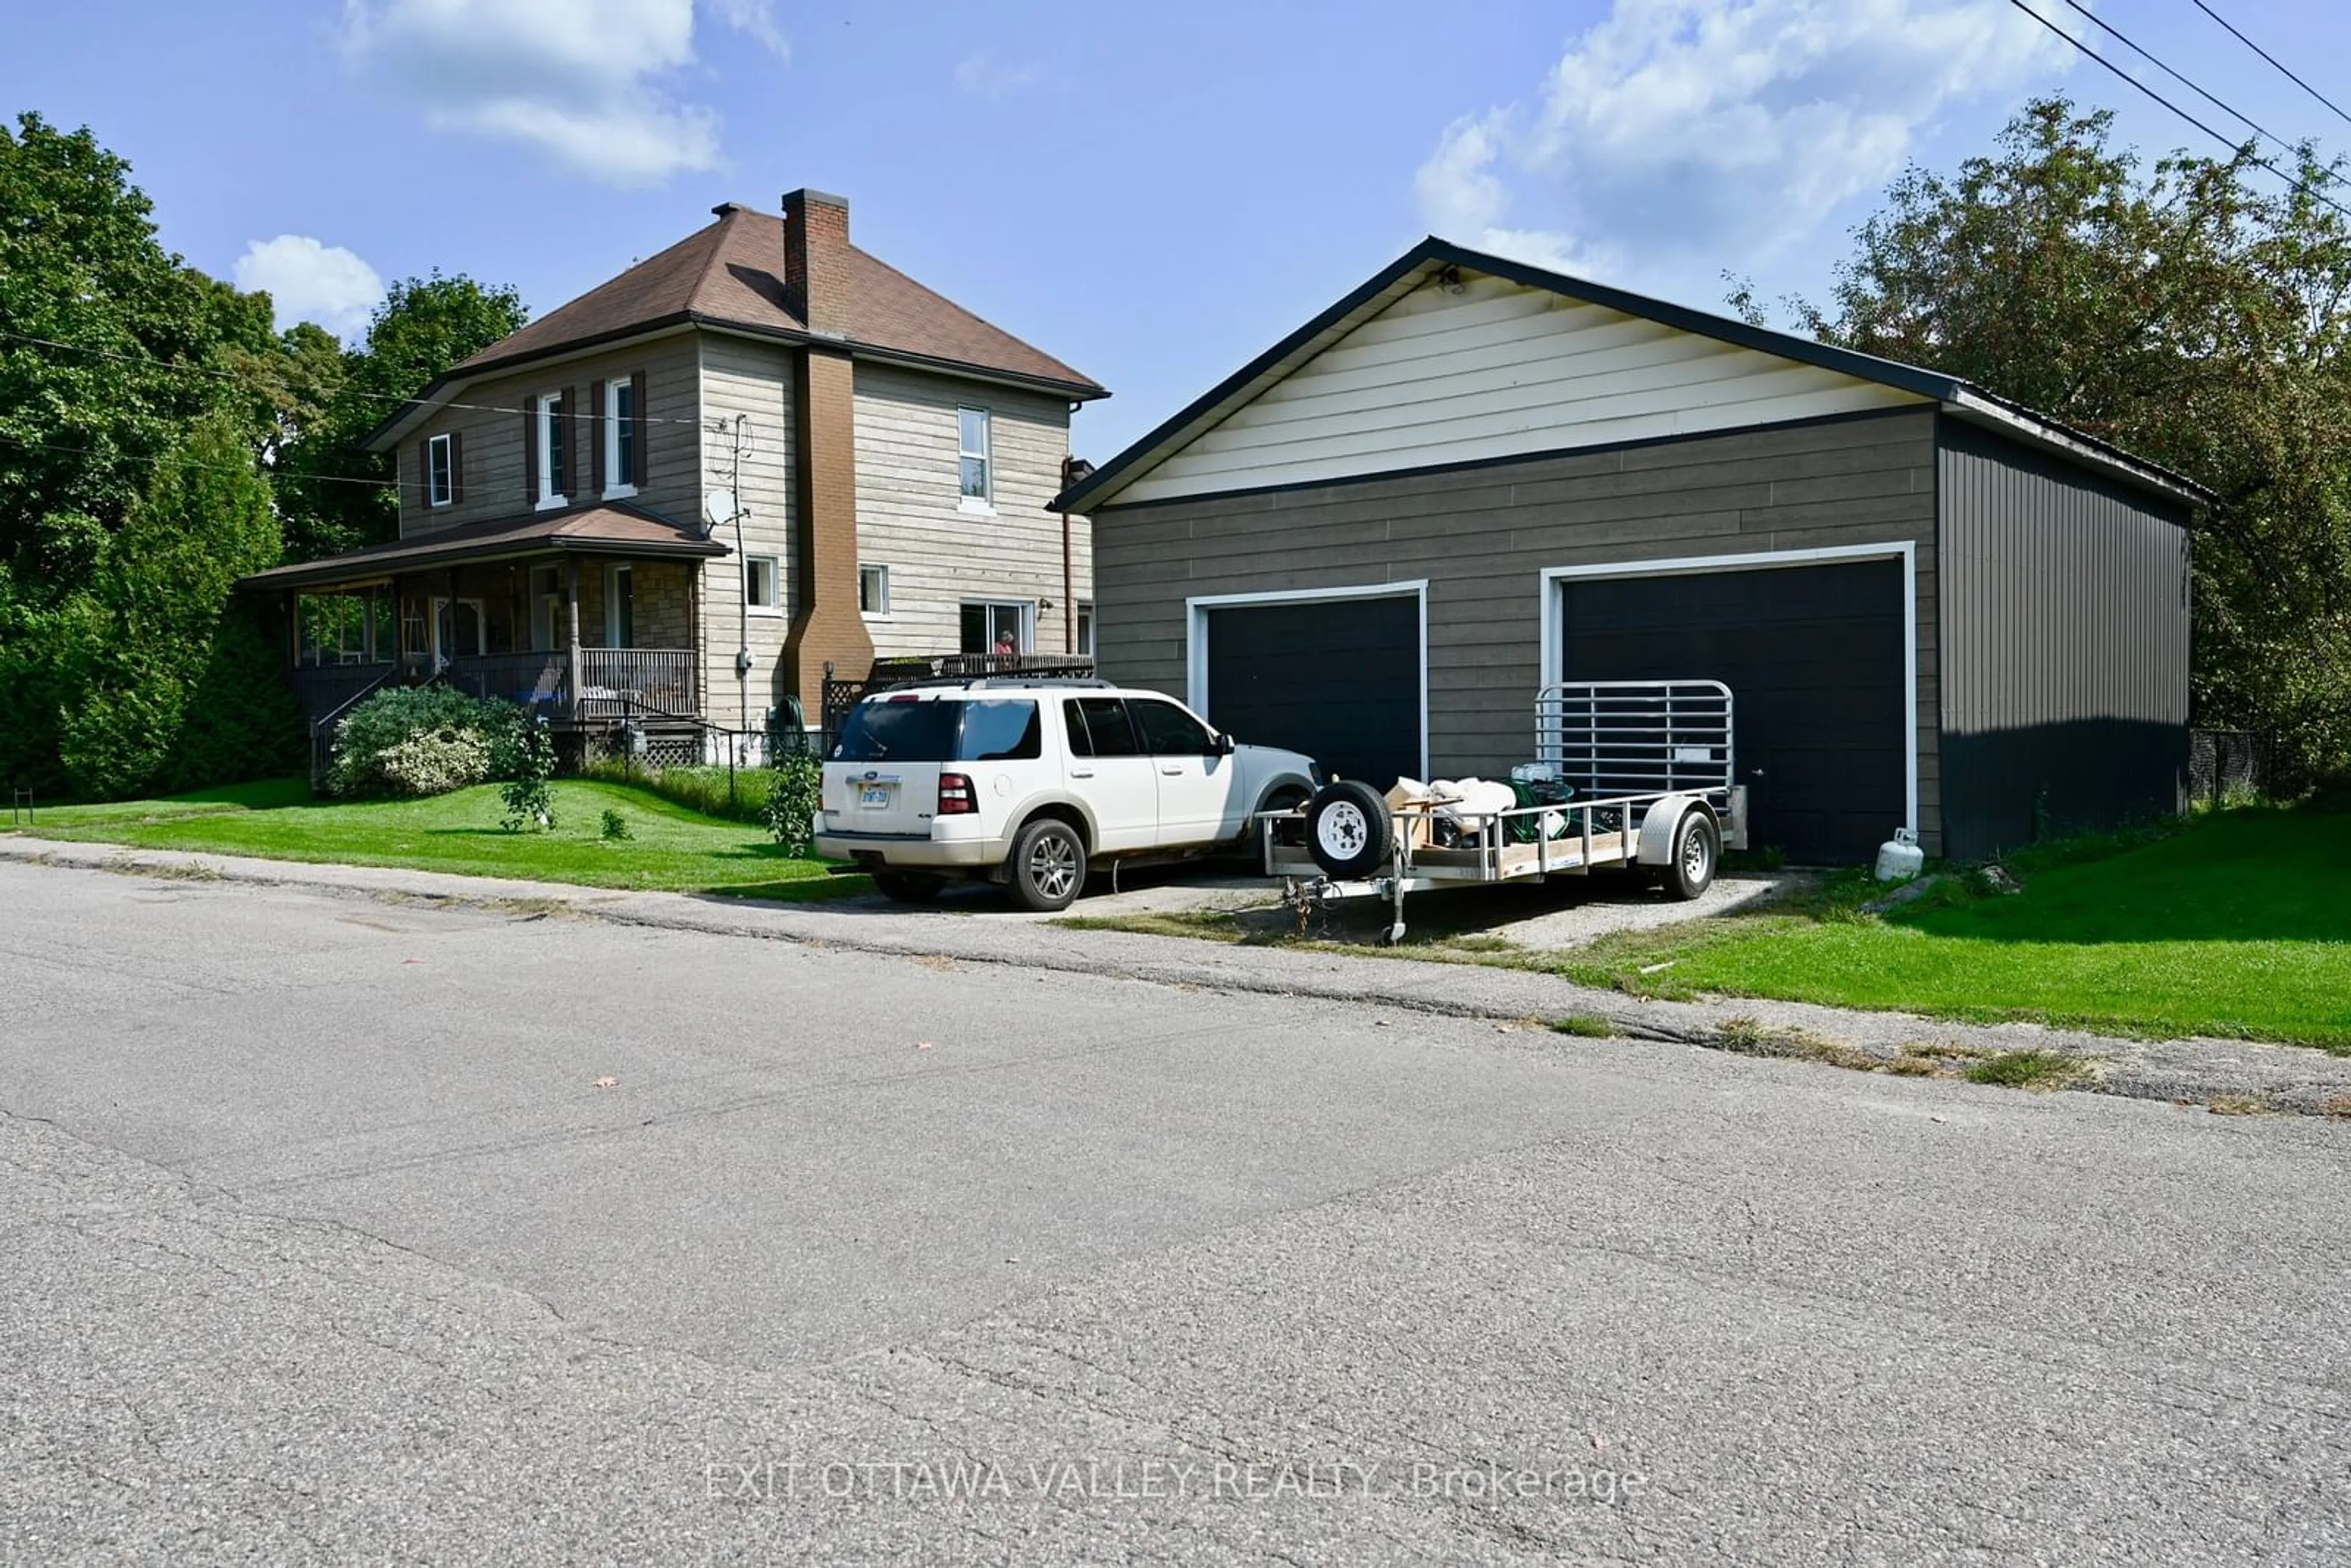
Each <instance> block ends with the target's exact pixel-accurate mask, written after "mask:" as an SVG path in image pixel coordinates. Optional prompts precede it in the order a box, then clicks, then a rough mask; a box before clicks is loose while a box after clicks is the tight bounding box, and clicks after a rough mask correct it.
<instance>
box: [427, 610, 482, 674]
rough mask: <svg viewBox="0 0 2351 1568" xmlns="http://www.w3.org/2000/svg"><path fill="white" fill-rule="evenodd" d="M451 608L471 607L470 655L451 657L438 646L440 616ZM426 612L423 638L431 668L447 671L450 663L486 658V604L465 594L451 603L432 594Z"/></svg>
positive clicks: (452, 654) (454, 654)
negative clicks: (430, 657)
mask: <svg viewBox="0 0 2351 1568" xmlns="http://www.w3.org/2000/svg"><path fill="white" fill-rule="evenodd" d="M453 604H468V605H471V606H473V610H474V646H473V650H472V651H471V652H470V653H451V652H450V651H449V650H448V649H446V648H444V647H443V646H442V645H441V612H442V611H443V609H444V608H445V607H447V606H449V605H453ZM426 609H427V611H428V615H427V617H426V620H425V622H424V626H425V632H424V635H425V638H426V640H427V645H428V646H427V651H428V652H429V653H431V654H432V656H433V663H434V668H436V669H441V668H445V667H447V665H448V663H449V661H450V660H452V659H479V658H483V657H485V656H486V655H487V653H489V647H490V619H489V605H488V602H487V601H485V600H481V599H476V598H475V597H474V596H473V595H472V594H468V593H461V594H459V595H457V596H456V597H455V598H454V599H452V598H451V597H450V596H449V595H447V594H445V593H435V594H433V595H431V596H430V601H429V602H428V604H427V606H426ZM452 619H453V620H454V619H455V618H454V617H453V618H452Z"/></svg>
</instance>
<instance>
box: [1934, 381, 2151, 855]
mask: <svg viewBox="0 0 2351 1568" xmlns="http://www.w3.org/2000/svg"><path fill="white" fill-rule="evenodd" d="M1939 423H1940V430H1939V432H1938V442H1937V453H1936V463H1937V469H1938V493H1939V494H1940V496H1941V497H1942V522H1941V534H1942V539H1941V556H1942V560H1943V572H1942V584H1943V623H1944V626H1945V628H1946V632H1945V636H1944V639H1943V646H1944V649H1945V653H1946V659H1945V664H1944V671H1943V685H1942V701H1943V709H1942V730H1943V780H1944V789H1943V833H1944V843H1945V848H1946V851H1947V852H1949V854H1951V855H1953V856H1955V857H1959V858H1966V859H1975V858H1980V857H1982V856H1987V855H1991V854H1993V853H1995V852H1998V851H2000V850H2001V849H2003V848H2009V847H2012V846H2014V845H2017V844H2021V843H2026V842H2029V841H2032V839H2033V838H2034V837H2035V836H2037V835H2039V834H2042V833H2045V832H2050V831H2065V830H2069V829H2078V828H2095V827H2106V826H2111V825H2113V824H2114V823H2116V822H2117V821H2123V820H2126V819H2128V818H2130V817H2133V816H2143V815H2146V814H2148V813H2151V812H2158V811H2170V810H2178V809H2179V804H2180V801H2181V800H2182V799H2183V798H2184V797H2183V794H2182V791H2183V789H2184V788H2185V780H2186V771H2187V765H2188V653H2189V647H2188V644H2189V570H2188V568H2189V544H2188V531H2187V528H2185V526H2184V523H2185V518H2184V517H2182V516H2181V515H2180V513H2179V509H2178V508H2177V507H2174V506H2173V505H2171V504H2170V503H2168V502H2163V501H2158V500H2157V499H2155V498H2154V497H2149V496H2147V495H2144V494H2142V493H2140V492H2137V491H2133V490H2126V489H2125V488H2123V487H2122V486H2118V485H2115V484H2113V483H2111V482H2109V481H2107V480H2105V479H2103V478H2101V477H2098V476H2095V475H2092V474H2089V473H2087V472H2086V471H2085V470H2082V469H2080V468H2077V467H2075V466H2074V465H2071V464H2068V463H2066V462H2064V460H2062V459H2059V458H2056V457H2053V456H2049V455H2043V454H2042V453H2040V452H2037V451H2034V450H2033V449H2032V448H2031V447H2028V446H2025V445H2023V444H2021V443H2018V442H2015V441H2011V440H2010V439H2009V438H2007V437H2005V436H2002V435H1999V434H1994V433H1992V432H1991V431H1987V430H1984V429H1981V428H1980V427H1978V426H1975V425H1970V424H1967V423H1961V422H1960V421H1958V420H1955V419H1951V418H1949V417H1948V416H1947V417H1944V418H1942V419H1941V420H1940V422H1939Z"/></svg>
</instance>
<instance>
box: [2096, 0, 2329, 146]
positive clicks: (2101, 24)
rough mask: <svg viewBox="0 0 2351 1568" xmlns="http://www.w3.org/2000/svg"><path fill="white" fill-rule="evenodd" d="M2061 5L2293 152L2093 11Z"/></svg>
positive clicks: (2286, 144)
mask: <svg viewBox="0 0 2351 1568" xmlns="http://www.w3.org/2000/svg"><path fill="white" fill-rule="evenodd" d="M2065 4H2066V5H2069V6H2071V7H2072V8H2073V9H2074V10H2075V11H2077V12H2079V13H2081V15H2082V16H2083V18H2084V19H2085V21H2087V22H2089V23H2090V25H2091V26H2095V27H2098V28H2100V29H2102V30H2104V31H2105V32H2106V33H2108V34H2109V35H2111V36H2112V37H2114V39H2115V40H2116V42H2117V43H2119V44H2121V45H2122V46H2123V47H2125V48H2126V49H2129V50H2131V51H2132V52H2133V53H2135V54H2137V56H2138V57H2139V58H2141V59H2143V60H2145V61H2146V62H2147V64H2149V65H2151V66H2153V67H2154V68H2156V69H2157V70H2159V71H2161V72H2162V73H2163V74H2164V75H2165V76H2168V77H2169V78H2171V79H2172V80H2173V81H2176V82H2178V83H2179V85H2180V86H2182V87H2184V88H2186V89H2188V90H2189V92H2192V93H2194V94H2195V95H2196V96H2197V97H2199V98H2200V99H2203V100H2204V101H2205V102H2207V103H2209V104H2210V105H2211V106H2212V107H2213V108H2215V109H2217V110H2220V112H2221V113H2223V114H2225V115H2227V116H2229V117H2230V118H2231V119H2232V120H2241V121H2243V122H2244V124H2245V125H2247V126H2248V127H2250V128H2251V129H2252V132H2253V134H2254V135H2256V136H2259V137H2263V138H2266V139H2267V140H2269V141H2273V142H2275V143H2276V144H2277V145H2278V146H2280V147H2283V148H2284V149H2285V150H2286V151H2288V152H2292V151H2294V144H2293V143H2292V142H2290V141H2287V140H2286V139H2285V138H2284V137H2283V136H2278V135H2275V134H2273V133H2272V132H2270V131H2265V130H2263V129H2262V126H2261V125H2260V124H2259V123H2258V122H2257V121H2255V120H2253V119H2252V117H2250V116H2248V115H2246V114H2244V113H2242V112H2241V111H2240V110H2235V109H2232V108H2231V107H2230V106H2229V105H2228V104H2226V103H2224V102H2222V101H2221V100H2220V99H2218V98H2215V97H2213V96H2212V94H2210V93H2209V92H2206V91H2205V90H2204V89H2202V88H2200V87H2198V86H2197V85H2196V84H2195V83H2194V82H2192V81H2189V79H2188V78H2186V77H2184V76H2181V75H2180V74H2179V72H2178V71H2176V70H2173V69H2172V68H2170V67H2169V66H2168V65H2165V64H2164V63H2163V62H2162V61H2161V60H2159V59H2158V58H2156V57H2155V56H2153V55H2152V54H2150V53H2148V52H2147V50H2146V49H2145V48H2143V47H2140V45H2139V43H2138V41H2137V39H2135V38H2132V37H2129V36H2128V35H2127V34H2126V33H2125V32H2124V31H2123V30H2122V29H2121V28H2120V27H2117V26H2115V25H2114V24H2113V23H2112V22H2109V21H2107V20H2106V19H2105V17H2103V16H2099V15H2098V14H2097V13H2096V12H2095V11H2093V10H2091V9H2090V8H2089V7H2088V6H2086V5H2083V4H2082V0H2065Z"/></svg>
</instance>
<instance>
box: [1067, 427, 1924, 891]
mask: <svg viewBox="0 0 2351 1568" xmlns="http://www.w3.org/2000/svg"><path fill="white" fill-rule="evenodd" d="M1935 417H1936V416H1935V414H1934V413H1933V411H1931V410H1928V409H1921V410H1918V411H1917V412H1916V413H1907V412H1897V413H1887V414H1884V415H1879V416H1876V417H1868V418H1857V419H1844V420H1833V421H1828V422H1823V423H1810V424H1799V425H1786V426H1780V427H1776V428H1767V429H1760V430H1749V431H1740V432H1738V433H1735V434H1719V435H1702V436H1694V437H1691V438H1688V439H1687V440H1677V441H1668V442H1660V443H1654V444H1646V445H1640V446H1633V447H1624V448H1613V449H1610V450H1607V451H1601V452H1589V453H1571V454H1567V455H1559V456H1551V457H1538V458H1530V459H1526V460H1523V461H1517V462H1506V463H1500V464H1496V465H1491V466H1488V467H1481V468H1475V469H1469V470H1465V471H1461V472H1456V473H1449V474H1430V475H1418V476H1405V477H1400V478H1387V479H1366V480H1361V481H1356V482H1353V483H1345V484H1335V485H1329V486H1316V487H1312V488H1308V489H1301V490H1293V491H1284V492H1275V493H1259V494H1252V495H1234V496H1222V497H1212V498H1207V499H1201V500H1186V501H1175V502H1169V503H1165V504H1161V505H1155V506H1136V507H1126V506H1116V507H1108V508H1105V509H1104V510H1103V511H1102V513H1101V514H1100V516H1099V517H1097V519H1096V524H1097V527H1098V528H1099V529H1100V538H1099V539H1098V540H1097V547H1098V550H1099V557H1098V559H1099V561H1100V570H1101V574H1102V576H1101V592H1100V602H1101V609H1100V612H1099V613H1100V631H1099V633H1098V635H1099V637H1100V645H1101V650H1102V672H1103V674H1106V675H1109V676H1111V677H1112V678H1113V679H1116V680H1120V681H1124V682H1130V683H1133V684H1134V685H1145V686H1154V687H1157V688H1159V689H1161V690H1163V691H1170V692H1176V693H1181V692H1183V691H1184V690H1185V689H1186V676H1187V648H1186V639H1187V635H1188V632H1187V627H1186V610H1185V601H1186V599H1188V598H1192V597H1197V596H1206V595H1214V594H1224V593H1262V592H1270V591H1283V590H1293V589H1308V588H1353V587H1362V586H1366V585H1371V584H1377V583H1383V582H1406V581H1412V580H1418V579H1424V578H1425V579H1426V580H1428V584H1429V598H1428V661H1429V674H1428V699H1429V703H1428V706H1429V711H1428V731H1429V752H1430V762H1429V765H1430V767H1431V768H1434V769H1435V770H1436V771H1437V773H1438V774H1439V775H1441V776H1453V775H1458V774H1461V773H1469V772H1476V773H1493V772H1496V771H1499V769H1502V768H1508V767H1509V766H1510V764H1512V763H1515V762H1520V761H1524V760H1525V759H1526V754H1527V751H1528V748H1529V747H1530V745H1531V738H1532V725H1533V720H1532V716H1531V714H1532V708H1531V705H1532V702H1533V699H1534V694H1535V689H1536V686H1537V684H1538V683H1539V682H1540V680H1541V671H1542V646H1541V642H1542V632H1541V573H1542V571H1543V570H1544V569H1545V568H1548V567H1566V566H1593V565H1629V564H1634V563H1637V562H1640V561H1644V560H1662V559H1674V558H1678V557H1688V556H1705V555H1725V556H1729V555H1750V554H1755V553H1759V552H1764V551H1784V550H1798V549H1820V548H1823V547H1829V546H1852V545H1878V544H1894V543H1900V542H1906V541H1907V542H1908V543H1910V544H1912V545H1914V546H1915V547H1916V552H1917V580H1916V584H1915V587H1916V610H1917V630H1918V643H1917V673H1918V679H1917V692H1916V693H1915V706H1914V713H1913V722H1914V723H1915V725H1916V727H1917V743H1918V813H1919V826H1920V828H1921V830H1922V834H1921V836H1922V838H1923V839H1924V840H1925V841H1926V844H1927V847H1928V851H1929V852H1939V839H1940V829H1941V822H1942V811H1941V799H1942V797H1941V784H1940V778H1941V769H1940V765H1939V759H1938V749H1937V724H1936V721H1937V714H1938V704H1939V696H1938V693H1939V689H1940V688H1939V685H1938V662H1937V660H1938V648H1939V633H1938V623H1937V611H1938V594H1937V590H1936V581H1937V576H1936V573H1937V561H1936V554H1935V544H1936V541H1935V476H1936V471H1935V464H1936V448H1935ZM1130 494H1131V492H1130ZM1692 673H1693V674H1715V672H1709V671H1697V672H1692ZM1722 675H1723V678H1724V679H1727V680H1729V682H1730V683H1731V685H1732V686H1733V687H1734V689H1735V688H1736V686H1737V684H1738V674H1737V672H1736V671H1730V672H1723V673H1722Z"/></svg>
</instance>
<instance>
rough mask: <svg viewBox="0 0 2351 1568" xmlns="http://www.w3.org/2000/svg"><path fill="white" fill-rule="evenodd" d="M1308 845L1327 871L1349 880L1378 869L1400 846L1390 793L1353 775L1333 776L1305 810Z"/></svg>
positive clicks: (1315, 858)
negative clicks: (1391, 819) (1382, 791)
mask: <svg viewBox="0 0 2351 1568" xmlns="http://www.w3.org/2000/svg"><path fill="white" fill-rule="evenodd" d="M1306 845H1307V848H1308V850H1309V851H1310V852H1311V853H1312V854H1313V856H1314V863H1315V864H1316V865H1319V866H1321V867H1322V870H1323V873H1324V874H1325V875H1328V876H1331V877H1333V878H1335V879H1337V880H1339V881H1342V882H1345V881H1350V880H1353V878H1356V877H1364V876H1371V875H1373V874H1374V873H1377V872H1379V871H1380V870H1381V869H1382V868H1383V867H1384V866H1385V865H1386V864H1387V863H1388V852H1390V851H1391V850H1393V849H1394V848H1395V825H1394V823H1392V822H1391V821H1389V820H1388V802H1387V798H1386V797H1385V796H1384V795H1382V794H1381V793H1380V792H1379V791H1378V790H1376V789H1373V788H1372V787H1371V786H1370V785H1368V784H1363V783H1358V782H1357V781H1356V780H1354V779H1332V781H1331V782H1330V783H1328V784H1325V785H1324V786H1322V789H1321V790H1319V791H1318V792H1317V793H1316V794H1315V797H1314V803H1313V804H1312V805H1311V806H1310V807H1308V808H1307V810H1306Z"/></svg>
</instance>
